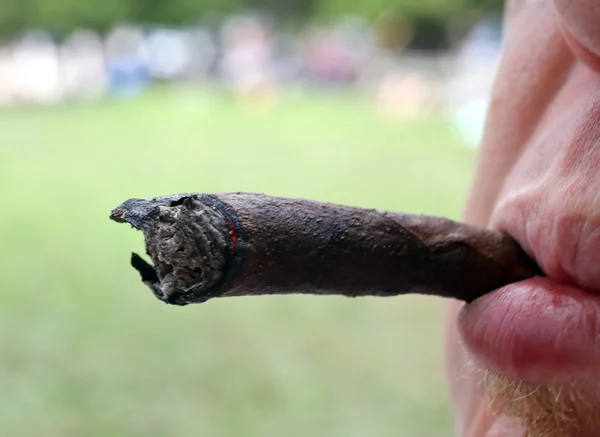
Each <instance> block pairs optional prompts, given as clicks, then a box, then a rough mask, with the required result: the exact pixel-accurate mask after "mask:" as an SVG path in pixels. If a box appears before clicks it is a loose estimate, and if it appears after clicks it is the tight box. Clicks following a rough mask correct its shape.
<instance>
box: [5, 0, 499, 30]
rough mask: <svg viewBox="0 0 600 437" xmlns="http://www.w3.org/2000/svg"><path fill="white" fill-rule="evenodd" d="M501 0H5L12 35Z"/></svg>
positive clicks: (420, 18)
mask: <svg viewBox="0 0 600 437" xmlns="http://www.w3.org/2000/svg"><path fill="white" fill-rule="evenodd" d="M499 3H501V1H499V0H102V1H90V0H86V1H82V0H2V1H0V33H1V34H3V35H4V36H7V35H12V34H14V33H15V32H18V31H19V30H21V29H23V28H26V27H37V28H43V29H47V30H51V31H55V32H57V33H58V34H60V33H64V32H68V31H70V30H72V29H73V28H77V27H89V28H93V29H97V30H104V29H106V28H108V27H110V26H112V25H113V24H114V23H117V22H122V21H131V22H138V23H165V24H166V23H169V24H186V23H190V22H194V21H197V20H202V19H203V18H206V17H207V16H210V15H213V14H215V13H217V14H218V13H231V12H235V11H243V10H248V9H253V10H263V11H265V12H268V13H270V14H273V15H276V16H277V17H278V18H282V19H284V20H286V21H295V20H305V19H307V18H313V17H319V16H331V15H339V14H355V15H359V16H364V17H366V18H370V19H376V18H377V17H378V16H379V15H380V14H381V13H382V12H384V11H389V10H393V11H396V12H399V13H403V14H406V15H407V16H410V17H411V19H412V20H414V21H415V22H416V23H418V24H419V25H421V24H423V23H430V25H428V26H427V27H428V28H430V29H433V28H435V27H436V26H439V25H441V24H442V23H444V22H446V21H448V20H449V19H451V18H452V17H453V16H456V15H457V14H461V13H467V12H472V11H477V10H480V9H482V8H490V7H492V8H493V7H498V6H499Z"/></svg>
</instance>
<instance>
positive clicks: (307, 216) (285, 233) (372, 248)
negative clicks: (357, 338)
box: [110, 193, 541, 305]
mask: <svg viewBox="0 0 600 437" xmlns="http://www.w3.org/2000/svg"><path fill="white" fill-rule="evenodd" d="M110 218H111V219H112V220H114V221H117V222H120V223H129V224H131V225H132V226H133V227H135V228H137V229H139V230H141V231H143V233H144V236H145V241H146V249H147V253H148V255H149V256H150V258H151V260H152V264H148V263H147V262H146V261H144V260H143V259H142V258H141V257H140V256H139V255H137V254H133V255H132V259H131V263H132V265H133V267H135V268H136V269H137V270H138V271H139V272H140V274H141V276H142V281H143V282H144V283H145V284H146V285H147V286H148V287H150V289H151V290H152V291H153V292H154V294H155V295H156V297H158V298H159V299H161V300H162V301H164V302H166V303H169V304H174V305H187V304H191V303H201V302H205V301H207V300H209V299H212V298H216V297H226V296H242V295H260V294H290V293H304V294H339V295H344V296H349V297H357V296H369V295H371V296H395V295H400V294H407V293H419V294H429V295H437V296H442V297H448V298H455V299H460V300H464V301H467V302H470V301H472V300H474V299H476V298H478V297H480V296H482V295H484V294H486V293H488V292H490V291H493V290H494V289H496V288H499V287H501V286H503V285H506V284H509V283H511V282H516V281H520V280H523V279H526V278H529V277H532V276H535V275H537V274H541V272H540V270H539V268H538V267H537V266H536V264H535V263H534V262H533V261H532V260H531V259H530V258H529V257H528V256H527V255H526V254H525V253H524V252H523V250H522V249H521V247H520V246H519V245H518V244H517V243H516V241H515V240H513V239H512V238H511V237H509V236H508V235H505V234H503V233H500V232H495V231H490V230H486V229H481V228H477V227H473V226H468V225H465V224H461V223H457V222H454V221H451V220H448V219H444V218H440V217H431V216H419V215H410V214H401V213H394V212H387V211H379V210H374V209H362V208H355V207H349V206H343V205H335V204H331V203H323V202H316V201H311V200H305V199H288V198H280V197H272V196H267V195H263V194H251V193H223V194H194V193H192V194H177V195H172V196H162V197H156V198H153V199H147V200H144V199H130V200H127V201H126V202H125V203H123V204H122V205H120V206H119V207H117V208H115V209H114V210H113V211H112V213H111V215H110Z"/></svg>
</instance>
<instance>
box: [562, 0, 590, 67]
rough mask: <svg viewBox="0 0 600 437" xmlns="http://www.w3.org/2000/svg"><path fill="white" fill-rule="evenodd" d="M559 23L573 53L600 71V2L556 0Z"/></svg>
mask: <svg viewBox="0 0 600 437" xmlns="http://www.w3.org/2000/svg"><path fill="white" fill-rule="evenodd" d="M554 4H555V6H556V11H557V13H558V16H559V23H560V27H561V30H562V33H563V34H564V37H565V41H566V42H567V44H568V45H569V48H570V49H571V51H572V53H573V55H575V57H576V58H577V59H579V60H580V61H581V62H583V63H584V64H585V65H587V66H588V67H589V68H590V69H592V70H593V71H595V72H597V73H600V2H598V0H579V1H573V0H555V1H554Z"/></svg>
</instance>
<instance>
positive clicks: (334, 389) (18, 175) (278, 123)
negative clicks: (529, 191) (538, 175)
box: [0, 0, 502, 437]
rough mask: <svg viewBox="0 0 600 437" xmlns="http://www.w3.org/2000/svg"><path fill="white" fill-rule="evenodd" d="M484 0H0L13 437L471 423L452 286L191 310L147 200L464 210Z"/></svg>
mask: <svg viewBox="0 0 600 437" xmlns="http://www.w3.org/2000/svg"><path fill="white" fill-rule="evenodd" d="M501 7H502V5H501V4H500V3H497V2H494V1H483V0H369V1H366V0H343V1H342V0H303V1H300V0H219V1H211V0H168V1H167V0H103V1H99V2H84V1H79V0H0V195H1V199H2V214H1V215H0V272H1V275H0V290H1V292H2V305H0V435H2V436H12V437H37V436H44V437H80V436H90V437H94V436H98V437H100V436H102V437H105V436H112V437H163V436H164V437H172V436H203V437H204V436H211V437H213V436H214V437H237V436H244V437H254V436H256V437H259V436H260V437H275V436H277V437H279V436H289V437H306V436H328V437H342V436H343V437H359V436H361V437H362V436H369V437H391V436H394V437H404V436H406V437H408V436H410V437H442V436H450V435H453V425H452V420H451V413H450V407H449V400H448V396H447V392H446V386H445V381H444V374H443V361H442V335H443V327H442V305H443V302H442V300H441V299H439V298H431V297H423V296H403V297H398V298H388V299H383V298H361V299H353V300H351V299H346V298H342V297H319V298H316V297H307V296H304V297H302V296H285V297H266V296H265V297H254V298H231V299H223V300H214V301H210V302H208V303H206V304H203V305H198V306H188V307H184V308H177V307H168V306H166V305H164V304H163V303H161V302H159V301H158V300H157V299H155V298H154V297H153V296H152V295H151V293H150V292H149V290H148V289H146V287H145V286H144V285H143V284H142V283H141V281H140V280H139V276H138V274H137V273H136V272H135V271H134V270H133V269H132V268H131V267H130V266H129V256H130V253H131V252H132V251H137V252H143V250H144V249H143V236H142V234H141V233H138V232H134V231H132V230H130V229H128V228H127V227H125V226H118V225H116V224H114V223H112V222H110V221H109V220H108V214H109V213H110V211H111V209H112V208H114V207H115V206H117V205H118V204H120V203H121V202H123V201H124V200H126V199H128V198H131V197H152V196H156V195H162V194H170V193H178V192H189V191H196V192H223V191H248V192H264V193H267V194H270V195H279V196H286V197H304V198H310V199H315V200H322V201H330V202H336V203H344V204H348V205H354V206H361V207H368V208H381V209H390V210H396V211H405V212H411V213H424V214H434V215H441V216H445V217H449V218H453V219H459V218H460V214H461V208H462V204H463V201H464V199H465V197H466V193H467V189H468V185H469V182H470V178H471V174H472V170H473V165H474V156H475V153H476V149H477V144H478V142H479V140H480V138H481V131H482V126H483V123H484V117H485V109H486V107H487V102H488V95H489V90H490V86H491V83H492V80H493V76H494V71H495V68H496V64H497V61H498V57H499V54H500V52H501V25H502V16H501Z"/></svg>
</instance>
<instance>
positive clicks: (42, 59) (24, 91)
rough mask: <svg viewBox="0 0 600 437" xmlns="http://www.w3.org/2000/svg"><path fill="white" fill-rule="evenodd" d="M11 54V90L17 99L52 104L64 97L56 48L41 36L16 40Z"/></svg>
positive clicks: (44, 35)
mask: <svg viewBox="0 0 600 437" xmlns="http://www.w3.org/2000/svg"><path fill="white" fill-rule="evenodd" d="M11 52H12V64H13V65H12V73H13V74H12V81H11V83H12V88H13V93H14V96H15V98H16V99H18V100H21V101H26V102H33V103H40V104H51V103H56V102H58V101H60V100H61V99H62V97H63V86H62V81H61V74H60V60H59V56H58V48H57V47H56V45H55V44H54V43H53V41H52V39H51V38H50V37H49V36H47V35H46V34H44V33H41V32H31V33H28V34H26V35H25V36H24V37H23V38H21V39H19V40H17V41H16V42H15V43H14V44H13V45H12V48H11Z"/></svg>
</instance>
